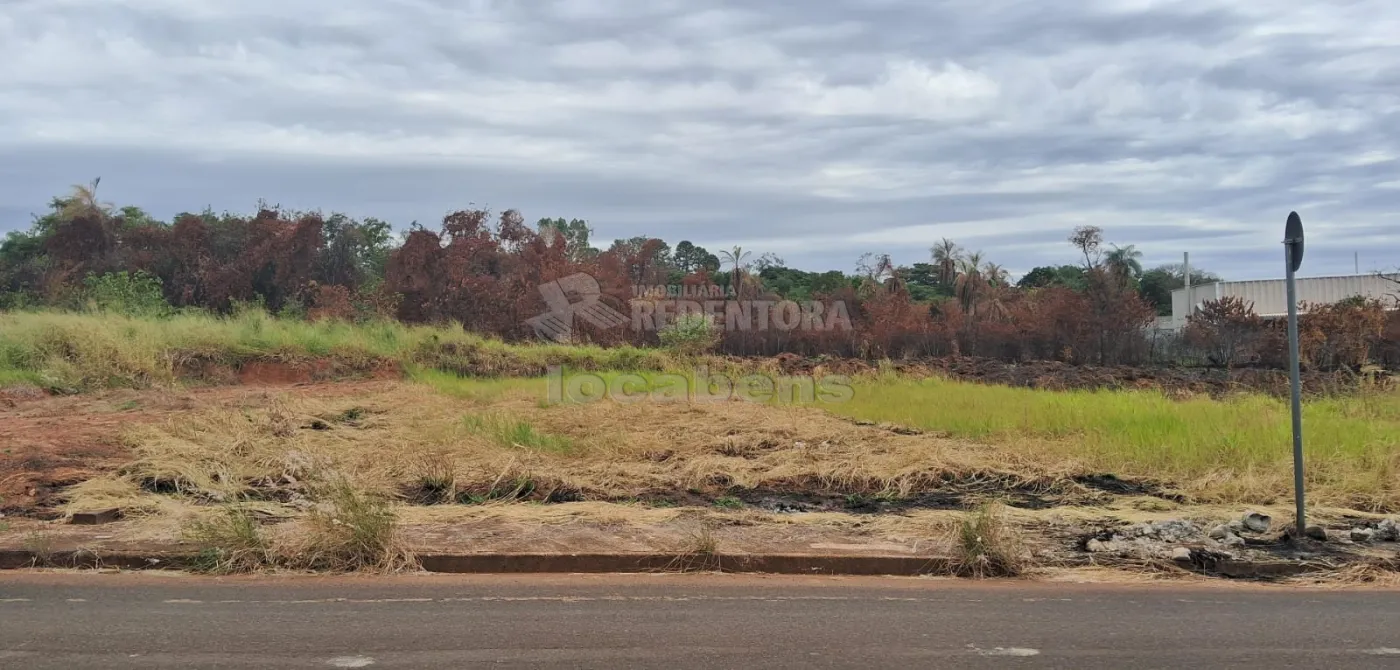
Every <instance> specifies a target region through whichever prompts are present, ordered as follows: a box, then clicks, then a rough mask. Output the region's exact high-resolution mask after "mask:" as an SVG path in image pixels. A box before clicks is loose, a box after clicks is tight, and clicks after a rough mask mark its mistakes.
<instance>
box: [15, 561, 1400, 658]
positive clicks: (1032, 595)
mask: <svg viewBox="0 0 1400 670" xmlns="http://www.w3.org/2000/svg"><path fill="white" fill-rule="evenodd" d="M273 667H275V668H335V667H343V668H353V667H372V668H376V669H378V668H465V667H493V668H497V667H499V668H535V667H554V668H578V667H583V668H609V669H611V668H643V667H646V668H673V669H677V670H681V669H689V668H738V667H764V668H842V667H863V668H877V667H914V668H927V667H969V668H1015V667H1047V668H1126V667H1132V668H1188V667H1200V668H1206V667H1259V668H1266V667H1267V668H1279V667H1311V668H1352V667H1355V668H1366V667H1400V592H1395V591H1389V592H1384V591H1363V590H1348V591H1323V590H1284V589H1281V588H1262V587H1248V588H1245V587H1235V586H1223V587H1186V586H1169V585H1167V586H1164V585H1154V586H1089V585H1073V584H1031V583H1005V582H1003V583H992V584H973V583H968V582H960V581H950V580H930V579H923V580H921V579H871V578H817V577H811V578H801V577H762V576H729V575H594V576H583V575H578V576H560V575H554V576H544V575H539V576H436V575H435V576H404V577H394V578H366V577H285V578H283V577H272V578H268V577H261V578H228V579H222V580H216V579H211V578H202V577H191V576H156V575H150V574H135V575H133V574H125V575H110V574H106V575H104V574H81V573H76V574H75V573H68V574H33V573H30V574H23V573H3V574H0V668H273Z"/></svg>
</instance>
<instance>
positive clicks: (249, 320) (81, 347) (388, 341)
mask: <svg viewBox="0 0 1400 670" xmlns="http://www.w3.org/2000/svg"><path fill="white" fill-rule="evenodd" d="M259 360H261V361H282V362H309V361H319V362H331V363H335V364H337V365H339V366H341V367H342V369H344V370H348V371H361V372H364V371H369V370H373V369H374V368H375V367H376V366H383V365H399V366H403V367H412V366H424V367H428V368H434V369H442V370H448V371H453V372H457V373H461V374H477V375H481V374H501V375H510V374H526V375H534V374H543V372H544V370H545V368H546V367H547V366H549V365H552V364H562V365H567V366H570V367H573V368H579V369H662V368H664V367H666V366H667V365H670V364H671V363H672V361H671V358H670V357H669V356H668V355H667V354H666V353H665V352H662V351H658V350H647V349H638V348H635V347H617V348H607V349H605V348H602V347H594V346H566V345H558V344H523V345H512V344H505V343H503V342H501V341H499V340H492V339H488V338H483V337H480V336H477V335H473V334H471V333H468V332H465V331H463V330H462V329H461V328H460V327H456V326H442V327H433V326H409V325H404V324H401V323H397V322H378V323H369V324H348V323H344V322H334V321H317V322H309V321H299V320H288V319H278V318H274V317H272V316H269V315H268V314H266V313H265V312H261V311H257V310H250V311H247V312H243V313H240V314H238V315H235V316H231V317H218V316H212V315H209V314H204V313H198V312H188V313H181V314H177V315H175V316H171V317H169V318H162V319H149V318H133V317H127V316H121V315H116V314H86V313H65V312H6V313H0V387H4V386H13V385H16V384H32V385H36V386H40V387H43V388H46V389H49V390H53V391H59V392H77V391H91V390H97V389H102V388H146V387H150V386H157V385H166V384H172V383H175V382H176V381H178V380H179V379H181V378H182V377H184V378H188V377H190V376H197V374H198V370H200V369H202V368H204V367H205V366H209V365H213V366H216V367H217V366H238V365H242V364H245V363H248V362H250V361H259Z"/></svg>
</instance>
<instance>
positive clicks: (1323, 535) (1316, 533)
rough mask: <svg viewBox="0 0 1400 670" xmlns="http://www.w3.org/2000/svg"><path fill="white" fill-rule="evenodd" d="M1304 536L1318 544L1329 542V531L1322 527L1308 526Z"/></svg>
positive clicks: (1304, 530)
mask: <svg viewBox="0 0 1400 670" xmlns="http://www.w3.org/2000/svg"><path fill="white" fill-rule="evenodd" d="M1303 534H1304V535H1306V536H1308V537H1310V538H1312V539H1314V540H1317V541H1318V542H1326V541H1327V531H1326V530H1325V529H1324V528H1323V527H1322V526H1308V527H1307V528H1305V529H1303Z"/></svg>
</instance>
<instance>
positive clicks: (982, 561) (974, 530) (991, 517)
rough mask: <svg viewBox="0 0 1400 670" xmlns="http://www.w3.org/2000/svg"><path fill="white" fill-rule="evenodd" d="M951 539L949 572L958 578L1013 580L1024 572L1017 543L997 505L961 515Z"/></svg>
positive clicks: (1023, 554)
mask: <svg viewBox="0 0 1400 670" xmlns="http://www.w3.org/2000/svg"><path fill="white" fill-rule="evenodd" d="M952 539H953V541H952V545H953V562H952V571H953V573H954V574H956V575H958V576H960V577H973V578H976V579H983V578H985V577H1015V576H1016V575H1019V574H1021V573H1022V572H1023V571H1025V569H1026V558H1025V552H1024V550H1023V547H1022V546H1021V542H1020V540H1019V539H1018V538H1017V537H1016V536H1015V535H1014V534H1013V531H1012V530H1011V529H1009V528H1008V527H1007V525H1006V523H1005V521H1004V520H1003V519H1002V508H1001V505H1000V504H998V503H988V504H984V505H982V506H981V507H979V508H977V509H976V510H974V511H972V512H970V513H968V514H966V515H964V516H963V518H962V519H961V520H959V521H958V524H957V527H956V529H955V530H954V536H953V538H952Z"/></svg>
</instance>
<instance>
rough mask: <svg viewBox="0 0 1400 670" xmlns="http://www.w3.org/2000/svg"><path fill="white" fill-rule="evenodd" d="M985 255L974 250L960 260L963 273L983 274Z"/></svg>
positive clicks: (959, 263)
mask: <svg viewBox="0 0 1400 670" xmlns="http://www.w3.org/2000/svg"><path fill="white" fill-rule="evenodd" d="M983 258H985V256H983V255H982V252H981V251H974V252H972V253H970V254H967V255H966V256H963V258H962V260H961V261H959V262H958V268H959V270H960V271H961V272H962V273H963V274H978V275H980V274H982V259H983Z"/></svg>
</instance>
